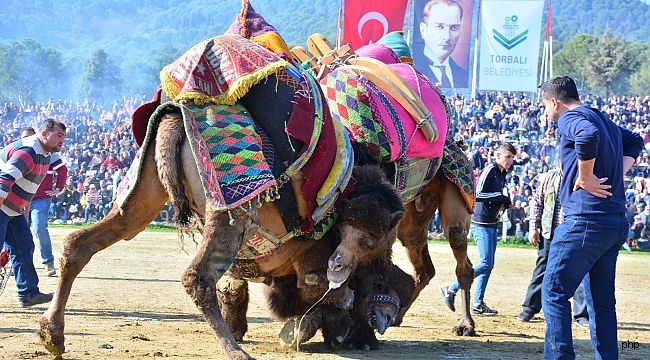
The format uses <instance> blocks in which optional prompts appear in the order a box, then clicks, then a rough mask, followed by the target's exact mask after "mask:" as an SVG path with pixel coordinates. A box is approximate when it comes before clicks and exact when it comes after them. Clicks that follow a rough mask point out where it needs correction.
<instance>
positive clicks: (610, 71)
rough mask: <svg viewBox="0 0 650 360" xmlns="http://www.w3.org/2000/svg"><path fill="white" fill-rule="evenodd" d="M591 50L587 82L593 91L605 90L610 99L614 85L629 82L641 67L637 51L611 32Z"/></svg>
mask: <svg viewBox="0 0 650 360" xmlns="http://www.w3.org/2000/svg"><path fill="white" fill-rule="evenodd" d="M591 50H592V51H591V53H590V54H589V55H590V56H589V57H587V60H586V64H585V65H586V68H585V72H586V75H587V81H588V83H589V85H590V87H591V88H592V89H603V88H604V90H605V97H609V94H610V90H611V89H612V85H614V84H615V83H616V82H621V81H627V79H628V77H629V75H630V74H631V73H632V72H634V71H635V70H636V68H637V67H638V66H639V62H640V61H639V59H638V58H636V57H635V56H634V55H635V51H633V48H632V47H631V46H630V44H629V43H628V42H627V41H625V40H623V39H622V38H618V37H614V36H612V35H611V34H610V33H609V31H605V34H603V36H602V37H600V38H598V40H597V41H596V43H595V44H594V45H593V46H591ZM619 90H620V89H619Z"/></svg>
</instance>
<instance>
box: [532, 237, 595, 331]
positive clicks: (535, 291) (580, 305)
mask: <svg viewBox="0 0 650 360" xmlns="http://www.w3.org/2000/svg"><path fill="white" fill-rule="evenodd" d="M550 245H551V240H549V239H546V238H544V237H540V242H539V244H538V250H537V261H536V262H535V268H534V269H533V276H532V278H531V279H530V285H528V291H527V292H526V298H525V299H524V303H523V304H521V306H522V311H525V312H526V313H528V314H530V315H535V314H537V313H539V312H540V311H541V310H542V282H543V281H544V273H545V272H546V263H547V262H548V251H549V248H550ZM573 318H574V319H579V318H585V319H589V315H588V313H587V304H586V303H585V287H584V285H583V284H582V283H580V286H579V287H578V289H577V290H576V293H575V294H574V296H573Z"/></svg>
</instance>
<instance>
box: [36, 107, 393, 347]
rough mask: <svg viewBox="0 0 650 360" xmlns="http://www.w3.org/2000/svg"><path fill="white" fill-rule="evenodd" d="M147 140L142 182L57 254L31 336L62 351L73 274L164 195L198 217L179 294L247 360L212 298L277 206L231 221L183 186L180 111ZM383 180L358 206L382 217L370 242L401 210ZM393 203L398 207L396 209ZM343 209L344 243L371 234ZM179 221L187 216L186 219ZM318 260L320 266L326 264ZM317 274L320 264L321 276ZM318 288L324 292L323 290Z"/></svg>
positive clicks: (186, 159) (149, 216) (194, 177)
mask: <svg viewBox="0 0 650 360" xmlns="http://www.w3.org/2000/svg"><path fill="white" fill-rule="evenodd" d="M153 141H154V142H155V143H154V144H152V146H150V147H149V148H148V150H147V151H146V152H145V153H144V154H142V157H143V160H142V161H143V162H144V163H143V167H142V172H141V179H142V180H141V181H140V182H139V183H138V184H137V185H136V188H135V189H134V192H133V195H132V197H131V198H129V199H128V200H127V201H126V203H125V204H124V205H123V206H122V210H121V211H120V210H119V209H118V208H116V207H114V208H113V209H112V210H111V212H110V213H109V214H108V215H107V216H106V217H105V218H104V219H103V220H101V221H99V222H97V223H95V224H93V225H91V226H89V227H88V228H85V229H82V230H78V231H75V232H73V233H71V234H70V235H68V236H67V237H66V238H65V240H64V248H63V253H62V255H61V257H60V268H61V275H60V277H59V283H58V286H57V291H56V295H55V297H54V299H53V301H52V303H51V304H50V307H49V309H48V310H47V312H46V313H45V314H44V315H43V317H42V318H41V321H40V329H39V331H38V335H39V337H40V338H41V341H42V342H43V344H44V345H45V347H46V348H47V349H48V350H49V351H50V352H52V353H54V354H62V353H63V352H64V351H65V343H64V311H65V305H66V303H67V300H68V297H69V295H70V290H71V288H72V283H73V282H74V280H75V278H76V276H77V275H78V274H79V273H80V272H81V270H82V269H83V267H84V266H85V265H86V264H87V263H88V262H89V261H90V259H91V258H92V256H93V255H94V254H95V253H97V252H98V251H100V250H102V249H105V248H107V247H108V246H110V245H112V244H114V243H116V242H118V241H120V240H122V239H126V240H129V239H132V238H133V237H135V236H136V235H137V234H138V233H139V232H141V231H142V230H143V229H144V228H145V227H146V226H147V225H148V224H149V223H150V222H151V221H152V220H153V219H154V218H155V217H156V215H157V214H158V213H159V212H160V210H161V209H162V207H163V205H164V204H165V202H166V201H167V200H168V198H169V200H170V201H171V202H172V203H173V204H174V205H176V206H178V207H180V208H188V209H190V211H191V213H194V214H196V215H197V216H198V217H200V218H202V219H204V226H203V233H202V235H203V240H202V241H201V242H200V243H199V245H198V249H197V254H196V255H195V257H194V259H193V260H192V262H191V264H190V266H189V267H188V268H187V270H185V272H184V273H183V275H182V278H181V282H182V284H183V286H184V287H185V290H186V292H187V293H188V294H189V295H190V297H191V298H192V300H193V301H194V303H195V305H196V306H197V307H198V308H199V310H200V311H201V312H202V314H203V315H204V317H205V319H206V321H207V322H208V323H209V324H210V326H211V327H212V328H213V330H214V332H215V334H216V336H217V339H218V340H219V343H220V345H221V347H222V349H223V350H224V351H225V352H226V354H227V356H228V357H229V358H231V359H251V357H250V356H249V355H248V354H247V353H246V352H245V351H244V350H242V349H241V347H240V346H239V345H238V344H237V342H236V339H235V338H234V337H233V334H232V333H231V331H230V330H229V328H228V324H227V323H226V322H225V321H224V318H223V317H222V314H221V309H220V306H219V301H218V298H217V282H218V281H219V279H220V278H221V277H222V275H224V273H225V272H226V271H227V270H228V269H229V267H230V266H231V264H232V263H233V260H234V259H235V257H236V255H237V252H238V250H239V249H240V247H241V245H242V243H243V242H244V240H247V239H249V238H250V237H251V236H253V234H254V233H255V232H256V230H257V228H258V223H259V225H260V226H263V227H265V228H267V229H271V230H274V226H277V224H281V220H279V215H278V211H277V209H274V207H273V204H272V203H267V204H265V205H264V206H263V207H262V208H261V209H259V210H257V211H254V212H253V213H249V212H245V211H243V210H239V209H238V210H234V211H232V215H231V216H233V217H234V220H235V221H234V223H233V222H232V221H230V218H229V214H228V213H226V212H218V211H215V210H213V209H212V208H211V207H210V206H208V205H207V201H206V199H205V197H204V194H203V193H202V191H201V189H199V187H197V186H188V184H197V183H199V179H198V176H199V174H198V172H197V170H196V167H195V165H194V159H193V156H192V154H191V150H190V148H189V145H188V144H187V141H184V131H183V123H182V121H181V118H180V114H179V113H177V112H171V113H167V114H163V115H162V116H161V117H160V124H159V127H158V131H157V135H156V139H155V140H153ZM179 159H180V161H179ZM386 184H387V183H386ZM386 184H383V185H382V184H379V185H377V184H375V185H372V186H373V187H374V188H376V187H377V186H380V187H381V186H384V188H385V189H387V190H388V192H389V195H388V198H387V200H386V201H384V202H382V203H379V202H375V206H374V207H372V208H370V209H365V212H364V215H369V216H370V217H369V219H386V221H385V222H384V223H383V225H384V227H383V228H382V229H383V230H384V232H383V233H382V234H379V233H375V234H373V236H372V238H373V241H376V242H377V243H380V242H382V239H383V238H387V239H389V238H394V234H395V227H396V225H397V223H398V221H399V219H400V218H401V215H402V212H401V211H393V209H392V207H395V206H394V205H393V204H390V203H391V202H392V203H394V202H395V201H394V198H390V196H394V195H395V194H394V190H393V189H392V188H391V186H390V185H389V184H388V186H387V185H386ZM362 189H363V183H361V184H357V190H359V191H361V190H362ZM364 194H366V193H364ZM353 197H354V196H353V195H352V196H351V198H350V199H349V200H348V201H349V202H350V204H354V203H355V201H354V199H353ZM387 202H388V203H387ZM397 208H398V209H401V206H399V207H397ZM183 213H185V214H187V212H181V219H183ZM349 213H350V217H351V219H357V220H355V221H354V222H350V221H349V222H345V221H344V222H343V223H345V224H346V226H347V231H348V235H347V237H346V240H349V241H352V242H358V241H366V240H367V239H369V238H370V237H371V236H369V235H368V234H367V233H366V232H365V231H364V230H358V231H355V228H354V225H351V223H354V224H358V223H361V222H359V221H358V219H359V215H358V214H355V213H354V211H353V210H351V211H350V212H349ZM184 219H185V220H184V221H187V217H185V218H184ZM343 219H345V215H343ZM274 224H275V225H274ZM355 236H356V237H357V238H356V240H355V239H354V237H355ZM388 241H389V240H384V241H383V242H388ZM367 251H368V250H367ZM286 256H287V257H288V258H285V259H284V261H282V264H296V263H297V264H300V263H302V262H301V261H296V259H293V258H291V256H292V255H286ZM358 260H360V259H357V261H358ZM323 263H324V264H326V263H325V261H323ZM361 263H362V264H363V262H361ZM266 265H271V264H266ZM288 267H291V265H289V266H288ZM288 267H285V268H284V270H283V269H280V270H278V271H277V272H275V273H274V272H273V271H270V270H269V269H268V268H266V267H265V264H260V269H261V270H262V271H267V272H269V273H271V274H272V275H274V276H282V274H283V271H288V270H286V268H288ZM293 272H294V273H295V272H296V270H295V269H294V270H293ZM324 272H325V269H324V268H323V275H322V278H323V279H324V278H325V275H324ZM303 275H304V276H303V278H302V279H300V280H299V282H300V281H303V282H305V283H314V282H313V281H310V280H309V278H310V277H309V276H307V275H308V274H303ZM306 279H307V281H305V280H306ZM312 280H313V279H312ZM315 283H316V285H319V286H323V284H324V282H318V281H316V282H315ZM228 287H229V286H226V287H225V288H226V289H227V288H228ZM235 287H237V285H236V284H235ZM223 289H224V288H223V287H222V290H223ZM320 293H321V294H322V293H324V290H322V291H321V292H320ZM350 293H351V292H350V291H349V290H348V289H347V287H346V286H345V285H344V286H341V287H340V288H338V289H336V290H334V291H333V292H332V295H331V296H332V298H333V299H334V300H333V301H331V303H332V304H335V305H341V304H343V305H342V306H343V307H345V303H346V302H350V301H351V298H350V296H349V295H350ZM231 325H232V324H231ZM243 331H245V329H243ZM242 334H243V333H242Z"/></svg>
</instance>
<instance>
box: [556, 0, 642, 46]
mask: <svg viewBox="0 0 650 360" xmlns="http://www.w3.org/2000/svg"><path fill="white" fill-rule="evenodd" d="M552 5H553V36H554V37H555V38H558V39H559V40H561V41H563V42H566V41H569V39H571V38H573V37H574V36H575V34H580V33H586V34H592V35H602V34H604V33H605V31H606V29H607V28H610V29H611V32H612V35H615V36H619V37H623V38H624V39H627V40H628V41H645V42H647V41H650V6H649V5H648V4H644V3H643V2H641V1H637V0H555V1H553V2H552Z"/></svg>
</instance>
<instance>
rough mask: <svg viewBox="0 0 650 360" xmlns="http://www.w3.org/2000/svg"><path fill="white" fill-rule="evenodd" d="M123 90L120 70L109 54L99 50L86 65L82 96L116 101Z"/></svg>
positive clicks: (82, 82)
mask: <svg viewBox="0 0 650 360" xmlns="http://www.w3.org/2000/svg"><path fill="white" fill-rule="evenodd" d="M121 89H122V78H121V76H120V69H119V68H118V67H117V66H115V64H114V63H113V61H112V60H111V59H110V58H109V56H108V54H107V53H106V52H105V51H104V50H102V49H97V50H95V52H93V54H92V55H91V56H90V58H89V59H88V60H87V61H86V64H85V65H84V72H83V75H82V77H81V95H82V96H84V97H88V98H91V99H97V100H109V101H110V100H111V99H115V97H116V95H119V94H120V91H121Z"/></svg>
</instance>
